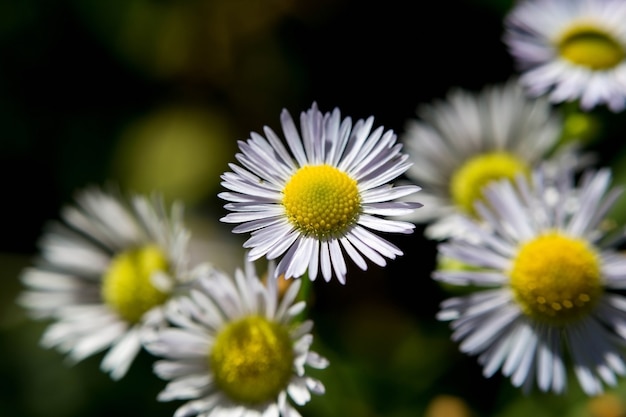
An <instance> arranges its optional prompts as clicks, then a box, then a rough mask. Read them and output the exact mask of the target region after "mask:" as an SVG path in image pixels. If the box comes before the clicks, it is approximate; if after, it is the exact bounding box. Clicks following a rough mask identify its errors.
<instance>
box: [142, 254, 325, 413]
mask: <svg viewBox="0 0 626 417" xmlns="http://www.w3.org/2000/svg"><path fill="white" fill-rule="evenodd" d="M270 268H273V263H272V262H270ZM269 272H270V273H273V271H269ZM300 284H301V281H299V280H298V281H294V282H293V283H292V285H290V286H289V289H288V290H287V291H286V292H285V294H284V295H283V296H282V297H279V292H278V286H277V280H275V279H269V280H267V284H264V283H263V282H262V281H261V280H260V279H259V278H258V276H257V275H256V272H255V270H254V266H253V264H252V263H250V262H247V263H246V264H245V271H242V270H237V271H236V272H235V275H234V278H233V277H230V276H228V275H226V274H224V273H222V272H220V271H218V270H216V269H214V268H206V269H204V270H198V276H197V279H196V280H195V285H194V288H193V289H191V291H190V293H189V295H188V296H182V297H179V298H178V299H177V302H176V303H171V304H170V305H169V307H168V309H167V311H166V316H167V318H168V319H169V321H170V322H171V324H172V326H171V327H165V328H161V329H160V330H158V331H157V332H156V333H154V335H153V338H152V340H150V341H148V342H147V343H146V348H147V349H148V350H149V351H150V352H151V353H153V354H154V355H156V356H160V357H162V358H164V359H161V360H158V361H157V362H156V363H155V366H154V371H155V373H156V374H157V375H158V376H159V377H161V378H163V379H166V380H170V382H169V383H168V384H167V386H166V387H165V389H164V390H163V391H162V392H161V393H160V394H159V396H158V399H159V400H160V401H171V400H174V399H185V400H190V401H189V402H187V403H186V404H184V405H182V406H181V407H180V408H179V409H178V410H177V411H176V414H175V416H193V415H201V416H208V415H211V416H222V415H224V416H226V415H234V414H237V415H239V416H242V417H260V416H279V415H283V416H288V415H289V416H292V415H293V416H299V413H298V412H297V411H296V410H295V408H293V406H292V405H291V404H290V402H289V401H288V399H289V398H290V399H291V400H292V401H293V402H295V403H296V404H297V405H304V404H305V403H307V402H308V401H309V400H310V398H311V393H314V394H323V393H324V386H323V385H322V383H321V382H320V381H318V380H316V379H314V378H312V377H310V376H307V375H306V373H305V365H306V366H311V367H314V368H318V369H323V368H325V367H326V366H327V365H328V361H327V360H326V359H325V358H323V357H321V356H319V355H318V354H317V353H315V352H313V351H311V350H309V349H310V346H311V344H312V342H313V336H312V335H311V333H310V331H311V329H312V326H313V325H312V322H311V321H310V320H305V321H304V322H299V321H297V320H296V317H297V316H298V315H299V314H300V313H301V312H302V310H303V309H304V307H305V303H304V301H296V297H297V295H298V291H299V289H300Z"/></svg>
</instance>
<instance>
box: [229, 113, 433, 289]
mask: <svg viewBox="0 0 626 417" xmlns="http://www.w3.org/2000/svg"><path fill="white" fill-rule="evenodd" d="M373 122H374V119H373V117H370V118H368V119H367V120H358V121H357V122H356V123H355V124H354V126H353V125H352V120H351V119H350V118H349V117H348V118H345V119H343V120H341V117H340V113H339V110H338V109H335V110H334V111H333V112H332V113H325V114H323V113H321V112H320V111H319V110H318V108H317V105H316V104H315V103H314V104H313V106H312V107H311V108H310V109H309V110H308V111H307V112H303V113H302V114H301V115H300V129H301V134H300V133H298V129H297V128H296V125H295V123H294V121H293V119H292V118H291V115H290V114H289V113H288V112H287V111H286V110H283V112H282V114H281V123H282V128H283V132H284V134H285V138H286V140H287V145H288V147H289V149H287V148H286V147H285V146H284V145H283V144H282V143H281V140H280V139H279V137H278V135H277V134H276V133H274V131H272V130H271V129H270V128H269V127H265V129H264V132H265V135H266V137H267V138H264V137H262V136H261V135H259V134H256V133H252V134H251V137H250V139H248V140H247V141H245V142H244V141H240V142H239V147H240V149H241V153H238V154H237V155H236V157H237V160H238V161H239V163H240V164H241V165H242V166H238V165H236V164H230V168H231V169H232V171H233V172H227V173H225V174H224V175H222V179H223V180H224V181H223V182H222V185H223V186H224V187H225V188H227V189H228V190H230V191H228V192H223V193H220V194H219V196H220V197H221V198H222V199H224V200H227V201H229V203H228V204H226V205H225V206H224V207H225V208H226V209H228V210H230V211H232V212H233V213H229V214H228V215H227V216H225V217H223V218H222V219H221V220H222V221H224V222H226V223H241V224H240V225H239V226H237V227H235V228H234V229H233V232H234V233H247V232H251V237H250V239H248V240H247V241H246V242H245V244H244V247H246V248H251V250H250V252H249V259H250V260H256V259H258V258H260V257H262V256H266V257H267V258H268V259H275V258H278V257H280V256H282V259H281V260H280V262H279V263H278V266H277V268H276V275H277V276H278V275H285V277H286V278H291V277H299V276H302V275H304V274H305V273H306V272H308V275H309V278H310V279H311V280H314V279H315V278H316V277H317V274H318V270H321V273H322V275H323V277H324V279H325V280H326V281H330V279H331V277H332V274H333V271H334V274H335V275H336V277H337V279H338V280H339V281H340V282H341V283H345V276H346V272H347V266H346V262H345V260H344V252H345V253H347V254H348V256H349V257H350V258H351V259H352V260H353V261H354V263H356V265H358V266H359V267H360V268H361V269H363V270H365V269H367V264H366V261H365V259H364V257H365V258H368V259H369V260H370V261H372V262H374V263H375V264H377V265H380V266H384V265H386V261H385V257H386V258H389V259H394V258H395V257H396V256H398V255H402V251H401V250H400V249H399V248H397V247H396V246H395V245H393V244H392V243H390V242H388V241H387V240H385V239H383V238H382V237H380V236H379V235H378V234H377V233H375V232H385V233H389V232H393V233H412V232H413V229H414V227H415V226H414V225H413V224H411V223H409V222H404V221H397V220H388V219H384V218H382V217H380V216H399V215H406V214H408V213H410V212H412V211H413V210H414V209H416V208H418V207H420V206H421V204H419V203H416V202H401V201H394V200H396V199H399V198H401V197H405V196H407V195H410V194H413V193H415V192H417V191H419V189H420V187H418V186H415V185H406V186H398V187H394V186H393V185H391V184H389V181H391V180H393V179H394V178H396V177H398V176H399V175H401V174H402V173H404V172H405V171H406V170H407V169H408V168H409V166H410V165H411V162H409V161H408V160H407V158H408V156H407V155H406V154H403V153H402V152H401V150H402V145H401V144H397V143H396V135H395V134H394V133H393V132H392V131H389V130H388V131H386V132H384V131H383V128H382V127H379V128H377V129H375V130H372V126H373ZM300 135H302V136H300ZM371 230H374V231H375V232H372V231H371Z"/></svg>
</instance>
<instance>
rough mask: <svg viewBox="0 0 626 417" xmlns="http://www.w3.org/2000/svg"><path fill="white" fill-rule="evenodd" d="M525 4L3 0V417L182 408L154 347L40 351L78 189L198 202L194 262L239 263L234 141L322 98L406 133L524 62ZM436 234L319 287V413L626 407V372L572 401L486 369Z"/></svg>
mask: <svg viewBox="0 0 626 417" xmlns="http://www.w3.org/2000/svg"><path fill="white" fill-rule="evenodd" d="M512 4H513V1H512V0H451V1H445V2H444V1H442V2H439V1H431V2H412V1H396V0H387V1H384V2H379V1H356V0H263V1H255V0H107V1H101V0H56V1H46V0H2V1H0V181H1V184H2V188H1V192H2V193H1V194H0V195H1V200H0V222H1V223H2V227H1V228H0V417H105V416H106V417H110V416H119V417H124V416H133V417H136V416H150V417H161V416H162V417H167V416H171V415H173V412H174V410H175V408H176V407H177V406H179V405H180V404H181V402H172V403H158V402H157V401H156V399H155V398H156V394H157V393H158V392H159V391H160V390H161V389H162V388H163V386H164V382H163V381H161V380H159V379H158V378H157V377H156V376H154V375H153V374H152V371H151V365H152V360H153V358H152V357H150V356H148V355H147V354H145V355H143V354H142V355H141V356H140V357H139V358H138V360H137V362H136V363H135V364H134V365H133V367H132V368H131V371H130V372H129V374H128V376H127V377H126V378H124V379H123V380H121V381H119V382H113V381H112V380H110V379H109V378H108V376H106V375H105V374H103V373H101V372H100V371H99V370H98V365H99V362H100V360H101V356H100V355H96V356H95V357H92V358H89V359H87V360H85V361H84V362H81V363H79V364H77V365H73V366H70V365H69V364H67V363H66V362H65V361H64V359H63V357H62V356H61V355H60V354H58V353H57V352H55V351H49V350H44V349H42V348H41V347H40V346H39V344H38V343H39V338H40V336H41V334H42V332H43V329H44V328H45V325H46V323H39V322H32V321H30V320H28V319H27V318H26V315H25V314H24V312H23V311H22V310H21V309H20V308H19V307H18V306H17V305H16V304H15V297H16V295H17V294H18V293H19V291H20V289H21V287H20V283H19V274H20V271H21V270H22V269H23V268H24V267H25V266H27V265H29V264H30V263H31V262H32V261H33V259H34V257H35V256H36V253H37V239H38V238H39V236H40V235H41V233H42V231H43V229H44V227H45V224H46V222H47V221H48V220H51V219H56V218H58V212H59V209H60V207H61V206H62V205H64V204H67V203H70V202H71V201H72V197H73V195H74V193H75V192H76V191H77V190H79V189H81V188H83V187H86V186H89V185H93V184H96V185H104V186H112V187H118V188H120V189H122V190H123V191H125V192H126V191H133V192H146V193H149V192H152V191H154V190H158V191H159V192H161V193H162V194H164V195H165V196H166V198H167V199H168V200H173V199H178V200H182V201H184V202H185V204H186V206H187V217H188V225H189V228H190V229H191V230H192V233H193V242H194V244H193V256H194V257H195V259H199V260H209V261H212V262H214V263H215V264H217V265H218V266H220V267H222V268H223V269H225V270H226V271H229V272H232V271H233V270H234V268H235V267H237V266H239V265H240V264H241V262H242V259H243V252H242V249H241V243H242V242H243V241H244V240H245V239H244V238H245V237H244V236H237V235H233V234H232V233H231V232H230V226H228V225H224V224H221V223H220V222H219V218H220V217H222V216H223V215H224V214H226V213H225V211H224V210H223V208H222V205H223V202H222V201H220V200H219V199H218V198H217V193H218V192H219V191H220V184H219V182H220V179H219V175H220V174H221V173H222V172H224V171H225V170H227V169H228V168H227V163H228V162H234V160H235V159H234V154H235V152H236V150H237V140H245V139H247V138H248V135H249V133H250V132H251V131H256V132H262V128H263V126H265V125H267V126H270V127H272V128H273V129H274V130H276V131H279V130H280V123H279V114H280V111H281V110H282V109H283V108H286V109H288V110H289V111H290V112H291V113H292V115H294V116H296V117H297V115H298V114H299V113H300V112H301V111H303V110H306V109H308V108H309V107H310V105H311V103H312V102H314V101H315V102H317V103H318V105H319V107H320V109H321V110H322V111H331V110H332V109H333V108H334V107H339V108H340V110H341V111H342V115H343V116H351V117H352V118H353V119H358V118H366V117H369V116H370V115H373V116H374V117H375V125H377V126H379V125H383V126H385V128H386V129H392V130H394V131H395V132H396V133H398V134H401V133H402V132H403V129H404V126H405V123H406V121H407V120H408V119H409V118H413V117H414V116H415V109H416V107H417V106H418V105H419V104H422V103H428V102H431V101H433V100H436V99H441V98H444V97H445V94H446V93H447V92H448V91H449V90H450V89H451V88H455V87H460V88H464V89H467V90H473V91H478V90H480V89H481V88H483V87H484V86H485V85H487V84H494V83H501V82H504V81H506V80H507V79H509V78H510V77H511V76H512V75H514V74H515V68H514V67H513V64H512V61H511V57H510V56H509V55H508V52H507V50H506V49H505V47H504V44H503V43H502V41H501V36H502V32H503V25H502V18H503V16H504V15H505V14H506V12H507V11H508V10H509V9H510V8H511V6H512ZM592 119H593V120H592V121H595V122H594V123H596V124H595V125H594V124H593V123H592V126H596V128H597V129H596V130H594V132H595V133H596V136H594V137H595V140H591V141H589V142H588V143H587V145H586V146H587V147H588V148H589V149H590V150H592V151H594V152H597V155H598V156H599V159H598V162H599V164H606V165H610V166H612V167H614V168H615V170H616V171H615V172H616V174H615V176H616V181H617V182H623V180H624V179H626V175H624V173H623V172H624V169H620V167H622V166H624V162H622V161H621V160H622V159H624V155H623V149H624V139H623V138H624V132H626V131H625V130H624V129H625V124H626V123H624V120H623V119H624V118H623V116H621V115H616V114H611V113H608V112H607V111H605V110H604V109H601V108H600V109H597V110H596V111H594V113H593V116H592ZM572 126H574V127H573V128H576V126H579V125H572ZM583 136H584V135H583ZM418 185H419V184H418ZM623 207H626V205H624V204H622V205H621V206H620V207H618V209H616V211H615V213H614V214H615V216H616V218H617V219H618V220H619V219H620V216H621V215H622V212H623V211H624V209H623ZM422 232H423V226H418V227H417V229H416V232H415V233H414V234H413V235H410V236H391V237H390V240H392V241H393V242H394V243H396V244H397V245H398V246H400V247H401V248H402V249H403V250H404V251H405V254H406V255H405V256H403V257H401V258H398V259H397V260H395V261H392V262H390V263H389V265H388V267H386V268H378V267H376V266H375V265H371V266H370V269H369V270H368V271H367V272H366V273H364V272H361V271H359V270H358V268H354V267H352V268H351V269H350V272H349V274H348V278H347V284H346V285H345V286H342V285H340V284H338V283H337V282H331V283H325V282H323V280H320V281H318V282H315V283H314V287H313V298H312V302H311V307H310V314H311V316H312V318H313V319H314V320H315V330H314V331H315V337H316V340H315V348H316V350H318V351H320V352H321V353H323V354H324V355H326V356H327V357H328V358H329V359H330V361H331V366H330V367H329V368H328V369H326V370H324V371H312V372H311V373H312V374H314V375H315V376H317V377H318V378H320V379H321V380H322V381H323V382H324V384H325V385H326V388H327V393H326V395H324V396H321V397H314V398H313V400H312V401H311V402H310V403H309V404H307V405H306V406H305V407H303V408H301V412H302V414H303V415H304V416H305V417H306V416H309V417H318V416H319V417H321V416H324V417H335V416H337V417H339V416H341V417H345V416H348V417H377V416H380V417H383V416H385V417H409V416H425V417H468V416H475V417H479V416H503V417H517V416H520V417H521V416H528V415H533V416H534V417H543V416H571V417H584V416H589V417H619V416H622V417H623V416H624V415H626V412H625V410H626V401H625V400H624V395H625V394H624V393H626V387H623V386H619V387H617V388H616V389H614V390H611V391H609V392H608V393H607V395H604V396H602V397H599V398H594V399H587V398H585V397H584V396H582V395H581V393H580V391H579V390H578V388H577V386H576V384H575V383H572V384H570V386H571V390H570V392H568V394H567V395H565V396H554V395H549V394H537V393H533V394H532V395H529V396H524V395H523V394H522V393H521V392H519V391H518V390H516V389H514V388H512V387H511V386H510V383H509V381H508V380H506V379H503V378H501V377H500V376H494V377H493V378H491V379H485V378H483V377H482V375H481V370H480V368H479V367H478V365H477V364H476V361H475V358H468V357H465V356H463V355H462V354H460V353H458V350H457V346H456V345H455V344H454V343H453V342H451V341H450V339H449V336H450V332H449V329H448V325H447V324H446V323H440V322H437V321H436V320H435V314H436V312H437V309H438V305H439V302H440V301H441V300H442V299H443V298H444V297H446V296H447V294H446V293H445V291H444V290H442V289H441V288H440V287H439V286H438V285H437V284H435V283H434V282H433V281H432V280H431V279H430V273H431V271H432V270H433V268H434V267H435V262H436V260H435V258H436V246H435V244H434V243H433V242H430V241H427V240H426V239H425V238H424V237H423V236H422ZM622 385H623V384H622Z"/></svg>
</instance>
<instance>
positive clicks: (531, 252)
mask: <svg viewBox="0 0 626 417" xmlns="http://www.w3.org/2000/svg"><path fill="white" fill-rule="evenodd" d="M510 279H511V287H512V289H513V292H514V294H515V299H516V300H517V302H518V303H519V305H520V306H521V308H522V310H523V311H524V313H525V314H526V315H528V316H530V317H531V318H533V319H536V320H538V321H543V322H547V323H550V324H556V325H559V324H566V323H569V322H571V321H574V320H577V319H579V318H581V317H583V316H584V315H586V314H588V313H589V312H590V311H591V309H592V308H593V306H595V304H596V302H597V301H598V299H599V298H600V295H601V293H602V285H601V273H600V264H599V260H598V256H597V255H596V253H595V252H594V251H593V250H592V249H591V248H590V247H589V246H588V245H587V244H586V242H584V241H582V240H580V239H576V238H571V237H567V236H563V235H561V234H558V233H556V232H552V233H549V234H545V235H542V236H539V237H537V238H535V239H533V240H531V241H529V242H527V243H525V244H524V245H523V246H522V247H521V248H520V250H519V253H518V254H517V257H516V258H515V260H514V263H513V268H512V270H511V272H510Z"/></svg>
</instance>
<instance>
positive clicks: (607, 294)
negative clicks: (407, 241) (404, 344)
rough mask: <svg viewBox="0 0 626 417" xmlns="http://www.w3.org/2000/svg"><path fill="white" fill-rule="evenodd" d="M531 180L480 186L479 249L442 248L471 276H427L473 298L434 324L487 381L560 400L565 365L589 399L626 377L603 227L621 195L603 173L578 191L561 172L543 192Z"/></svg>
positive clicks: (613, 258) (623, 265)
mask: <svg viewBox="0 0 626 417" xmlns="http://www.w3.org/2000/svg"><path fill="white" fill-rule="evenodd" d="M532 178H533V180H534V181H533V182H532V183H530V182H529V181H528V180H527V179H526V178H525V177H522V176H520V177H518V178H517V179H516V181H515V182H511V181H507V180H501V181H500V182H497V183H493V184H491V185H489V186H488V187H487V190H486V192H485V194H486V199H487V201H486V203H484V204H483V203H481V202H479V203H477V209H478V210H479V211H480V213H481V215H482V216H483V217H484V218H485V219H488V224H487V226H488V227H484V226H485V225H484V224H479V223H477V222H475V221H472V220H471V219H469V218H466V221H467V223H468V228H470V229H471V230H472V233H475V234H477V235H479V236H480V240H479V243H476V242H468V241H467V240H466V239H462V238H452V239H451V240H449V241H448V242H446V243H442V244H440V246H439V248H440V252H441V253H443V254H444V255H445V256H447V257H450V258H453V259H457V260H459V261H461V262H462V263H463V264H465V265H470V266H473V267H474V268H473V269H470V268H464V269H459V270H456V271H454V270H440V271H435V272H434V274H433V277H434V278H435V279H436V280H440V281H443V282H446V283H449V284H454V285H460V286H466V285H471V286H474V287H478V288H479V289H478V290H476V291H474V292H472V293H471V294H469V295H466V296H461V297H454V298H450V299H448V300H445V301H444V302H443V303H442V306H441V311H440V312H439V314H438V318H439V319H440V320H452V323H451V326H452V328H453V330H454V331H453V335H452V338H453V340H455V341H457V342H460V350H461V351H462V352H464V353H467V354H469V355H478V361H479V363H480V364H481V365H482V366H483V373H484V375H485V376H486V377H490V376H492V375H493V374H494V373H496V372H497V371H498V370H501V372H502V374H504V375H505V376H507V377H510V378H511V382H512V384H513V385H514V386H522V387H523V388H524V390H526V391H527V390H530V389H531V388H532V387H533V386H534V385H535V382H536V385H537V386H538V387H539V389H540V390H541V391H553V392H555V393H562V392H564V391H565V390H566V380H567V373H568V372H567V367H568V365H570V364H571V365H572V366H573V370H574V373H575V375H576V377H577V379H578V381H579V383H580V385H581V387H582V389H583V390H584V392H585V393H587V394H588V395H596V394H599V393H601V392H602V391H603V390H604V387H603V384H607V385H610V386H613V385H615V384H616V383H617V377H618V376H619V375H623V374H624V373H625V372H626V366H625V364H624V360H623V353H624V350H623V349H624V347H626V297H625V296H624V295H623V291H622V290H623V289H625V288H626V256H624V255H623V254H621V253H620V252H617V251H616V247H617V246H616V243H619V241H618V240H616V239H613V238H612V237H611V235H610V234H609V233H607V232H606V230H605V226H604V225H603V222H604V221H605V218H606V214H607V212H608V211H609V210H610V209H611V207H612V206H613V204H614V203H615V201H616V200H617V198H618V197H619V195H620V194H621V192H622V190H621V189H617V188H613V189H610V188H609V186H610V184H609V183H610V178H611V175H610V172H609V171H608V170H607V169H602V170H599V171H586V172H584V173H583V174H582V177H581V179H580V183H579V184H578V185H577V184H576V183H575V182H574V175H573V174H572V173H571V171H570V172H563V176H562V178H561V181H559V182H558V186H557V187H552V185H550V187H551V188H550V192H546V190H544V189H543V186H544V183H543V180H542V175H541V171H536V172H535V173H534V174H533V176H532ZM622 236H623V233H620V238H621V237H622ZM481 287H482V288H481Z"/></svg>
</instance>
